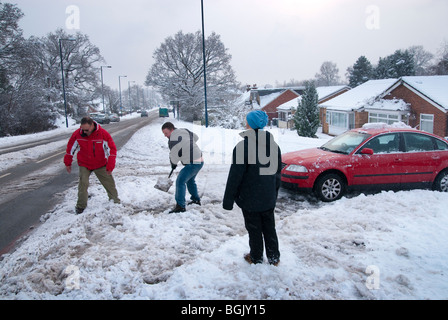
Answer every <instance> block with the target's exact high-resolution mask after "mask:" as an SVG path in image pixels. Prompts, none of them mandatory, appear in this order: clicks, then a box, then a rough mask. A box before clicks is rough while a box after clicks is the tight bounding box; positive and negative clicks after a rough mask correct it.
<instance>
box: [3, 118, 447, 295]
mask: <svg viewBox="0 0 448 320" xmlns="http://www.w3.org/2000/svg"><path fill="white" fill-rule="evenodd" d="M161 121H163V120H159V122H158V123H155V124H154V125H151V126H148V127H145V128H143V129H141V130H140V131H139V132H137V133H136V134H135V135H134V136H133V138H132V139H131V140H130V141H129V142H128V143H127V144H126V146H125V147H124V148H122V149H121V150H120V152H119V158H118V161H117V169H116V171H115V173H114V175H115V178H116V182H117V188H118V191H119V195H120V198H121V200H122V204H119V205H118V204H114V203H113V202H109V201H108V199H107V195H106V193H105V191H104V190H103V188H102V187H101V186H100V185H99V183H98V181H97V180H96V179H95V178H94V177H92V178H91V187H90V189H89V194H90V195H91V198H90V199H89V206H88V208H87V209H86V211H85V212H84V213H83V214H82V215H78V216H77V215H74V214H73V211H74V205H75V202H76V194H77V190H76V188H72V189H69V190H68V191H67V192H66V194H65V199H64V200H63V201H62V202H61V203H60V204H59V205H57V206H56V207H55V208H54V210H53V211H51V212H49V213H48V214H46V215H45V216H44V217H43V219H42V222H43V224H42V225H41V226H40V227H39V228H36V230H35V231H34V232H33V233H32V234H30V235H29V236H28V238H27V239H26V241H24V242H23V243H22V245H21V246H20V247H19V248H17V249H16V250H15V251H14V252H12V253H10V254H8V255H5V256H3V258H2V261H0V299H284V300H288V299H447V298H448V279H447V273H446V267H447V262H448V244H447V242H446V241H444V239H445V236H446V230H447V227H448V214H447V212H446V208H447V206H448V194H446V193H439V192H432V191H425V190H418V191H402V192H397V193H394V192H382V193H379V194H374V195H363V194H361V195H359V196H351V197H350V198H343V199H341V200H340V201H337V202H335V203H332V204H324V203H321V202H318V201H316V200H314V199H311V198H307V197H303V196H300V195H296V194H292V193H289V192H288V191H283V190H282V191H281V192H280V195H279V204H278V206H277V209H276V218H277V222H276V223H277V232H278V236H279V242H280V251H281V258H280V259H281V262H280V265H279V266H278V267H274V266H271V265H269V264H267V263H265V264H262V265H249V264H247V263H246V262H245V261H244V259H243V255H244V254H245V253H247V252H248V249H249V248H248V237H247V232H246V230H245V228H244V222H243V217H242V214H241V212H240V210H239V209H238V208H235V209H234V210H232V211H225V210H223V209H222V206H221V200H222V196H223V192H224V188H225V183H226V179H227V174H228V169H229V163H228V161H229V157H230V156H231V154H230V152H231V150H232V149H233V146H234V144H235V143H236V141H238V139H239V138H238V133H239V131H235V130H223V129H219V128H207V129H206V128H201V127H193V128H192V129H193V130H195V132H196V133H198V134H199V135H200V141H201V142H202V146H201V147H202V149H203V150H204V157H205V159H206V165H205V166H204V168H203V170H202V171H201V172H200V173H199V175H198V179H197V182H198V187H199V191H200V193H201V196H202V206H197V205H192V206H189V207H187V209H188V210H187V212H184V213H177V214H168V211H169V210H170V209H171V208H172V207H173V206H174V204H175V202H174V195H173V188H171V189H170V190H169V192H168V193H165V192H162V191H159V190H157V189H155V188H154V185H155V183H156V181H157V179H158V178H159V177H160V176H165V175H166V176H168V174H169V171H170V166H169V164H168V148H167V142H166V138H165V137H163V135H162V133H161V131H160V126H161V123H162V122H161ZM176 126H178V127H182V126H186V124H184V123H177V122H176ZM272 132H273V134H274V135H275V136H276V139H277V141H278V142H279V144H280V147H281V148H282V150H283V152H287V151H292V150H297V149H304V148H309V147H313V146H320V145H322V144H323V143H324V142H325V141H327V140H328V139H329V138H328V137H326V136H322V137H321V138H320V139H305V138H300V137H298V136H297V134H296V133H295V132H292V131H280V130H274V129H273V130H272Z"/></svg>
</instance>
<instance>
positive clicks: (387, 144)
mask: <svg viewBox="0 0 448 320" xmlns="http://www.w3.org/2000/svg"><path fill="white" fill-rule="evenodd" d="M363 148H370V149H372V150H373V153H374V154H375V153H394V152H399V151H400V139H399V135H398V133H390V134H384V135H381V136H378V137H375V138H373V139H372V140H370V141H369V142H367V143H366V144H365V145H364V146H363Z"/></svg>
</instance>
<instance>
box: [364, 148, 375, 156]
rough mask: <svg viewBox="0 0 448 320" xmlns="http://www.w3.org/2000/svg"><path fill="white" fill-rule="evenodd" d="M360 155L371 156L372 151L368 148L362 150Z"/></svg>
mask: <svg viewBox="0 0 448 320" xmlns="http://www.w3.org/2000/svg"><path fill="white" fill-rule="evenodd" d="M361 154H368V155H372V154H373V149H370V148H364V149H362V150H361Z"/></svg>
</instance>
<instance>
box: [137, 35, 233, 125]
mask: <svg viewBox="0 0 448 320" xmlns="http://www.w3.org/2000/svg"><path fill="white" fill-rule="evenodd" d="M205 49H206V52H205V57H206V74H207V103H208V106H210V107H222V106H227V105H229V101H232V100H233V99H234V98H235V92H237V88H238V83H237V81H236V77H235V73H234V71H233V69H232V67H231V66H230V60H231V55H230V54H229V53H228V49H226V48H225V46H224V44H223V43H222V41H221V39H220V36H219V35H217V34H215V33H212V34H211V35H210V36H209V37H208V38H207V39H206V40H205ZM153 58H154V60H155V62H154V64H153V65H152V67H151V69H150V70H149V72H148V75H147V77H146V83H145V84H146V85H147V86H153V87H155V88H157V89H158V90H159V92H160V93H161V94H162V96H163V98H164V99H165V100H167V101H172V100H176V101H179V102H180V106H181V107H180V117H181V119H183V120H186V121H195V120H200V119H202V116H203V113H204V68H203V56H202V33H201V32H199V31H198V32H196V33H187V34H184V33H183V32H182V31H179V32H178V33H176V34H175V35H174V36H171V37H168V38H166V39H165V41H164V42H163V43H162V44H161V45H160V47H159V48H158V49H156V50H155V52H154V55H153Z"/></svg>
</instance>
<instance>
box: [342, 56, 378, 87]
mask: <svg viewBox="0 0 448 320" xmlns="http://www.w3.org/2000/svg"><path fill="white" fill-rule="evenodd" d="M347 71H348V79H349V86H350V87H352V88H355V87H357V86H359V85H361V84H363V83H364V82H367V81H369V80H370V79H372V78H373V67H372V64H371V63H370V61H369V60H368V59H367V58H366V57H365V56H361V57H359V58H358V60H356V62H355V64H354V65H353V67H351V68H348V70H347Z"/></svg>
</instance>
